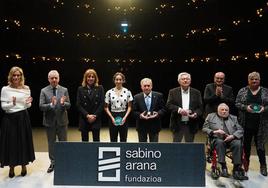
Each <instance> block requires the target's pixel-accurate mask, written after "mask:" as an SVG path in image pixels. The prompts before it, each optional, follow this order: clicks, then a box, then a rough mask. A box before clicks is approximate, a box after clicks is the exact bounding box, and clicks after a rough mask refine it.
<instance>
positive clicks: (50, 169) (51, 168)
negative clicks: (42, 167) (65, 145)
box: [47, 164, 54, 173]
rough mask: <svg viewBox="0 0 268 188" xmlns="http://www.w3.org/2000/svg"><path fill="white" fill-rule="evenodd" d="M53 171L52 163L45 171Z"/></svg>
mask: <svg viewBox="0 0 268 188" xmlns="http://www.w3.org/2000/svg"><path fill="white" fill-rule="evenodd" d="M53 171H54V164H50V166H49V167H48V169H47V173H50V172H53Z"/></svg>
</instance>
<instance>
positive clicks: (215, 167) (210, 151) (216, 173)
mask: <svg viewBox="0 0 268 188" xmlns="http://www.w3.org/2000/svg"><path fill="white" fill-rule="evenodd" d="M212 140H213V136H208V138H207V141H206V146H207V147H206V155H207V157H206V160H207V162H208V163H211V177H212V179H214V180H217V179H218V178H219V177H220V176H221V170H220V166H219V163H218V160H217V158H218V156H217V151H216V148H215V146H214V145H213V143H212ZM242 143H243V142H242ZM225 156H226V157H227V158H229V159H230V160H231V161H232V160H233V157H232V151H231V150H230V149H229V148H227V149H226V153H225ZM241 157H242V164H241V167H240V171H241V172H242V173H243V175H244V176H245V177H247V175H246V174H247V172H248V167H249V164H248V162H247V160H246V157H245V153H244V150H242V155H241ZM247 179H248V178H247ZM247 179H244V180H247Z"/></svg>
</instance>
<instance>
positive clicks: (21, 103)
mask: <svg viewBox="0 0 268 188" xmlns="http://www.w3.org/2000/svg"><path fill="white" fill-rule="evenodd" d="M30 96H31V91H30V89H29V88H28V87H27V88H23V89H16V88H12V87H10V86H4V87H3V88H2V90H1V107H2V109H3V110H4V111H5V112H6V113H14V112H19V111H22V110H25V109H26V108H29V107H31V105H32V104H31V103H29V104H26V99H27V98H28V97H30ZM13 97H16V105H14V104H13V99H12V98H13Z"/></svg>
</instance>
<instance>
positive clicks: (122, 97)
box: [0, 66, 268, 180]
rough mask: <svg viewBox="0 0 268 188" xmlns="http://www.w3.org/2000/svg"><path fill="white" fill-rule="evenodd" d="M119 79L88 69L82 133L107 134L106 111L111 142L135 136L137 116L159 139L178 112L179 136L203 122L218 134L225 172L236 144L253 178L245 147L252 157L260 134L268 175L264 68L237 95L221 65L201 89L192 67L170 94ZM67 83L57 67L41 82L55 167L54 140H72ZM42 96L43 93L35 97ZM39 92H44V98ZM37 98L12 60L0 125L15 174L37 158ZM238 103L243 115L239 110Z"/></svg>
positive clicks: (174, 124) (143, 130)
mask: <svg viewBox="0 0 268 188" xmlns="http://www.w3.org/2000/svg"><path fill="white" fill-rule="evenodd" d="M112 80H113V82H114V87H113V88H111V89H107V91H106V92H105V89H104V88H103V86H102V85H100V83H99V78H98V75H97V72H96V71H95V70H94V69H87V70H86V71H85V72H84V75H83V80H82V81H81V86H79V87H78V89H77V95H76V101H75V104H72V105H73V107H74V108H76V109H77V111H78V113H79V118H78V120H79V123H78V124H79V131H80V132H81V140H82V141H83V142H88V141H89V132H91V133H92V138H93V142H99V141H100V129H101V127H102V114H103V112H105V113H104V114H107V117H108V120H109V135H110V141H111V142H117V141H118V136H119V138H120V142H127V138H128V125H129V117H130V115H133V117H135V120H136V130H137V137H138V140H139V142H158V141H159V132H160V130H161V120H162V118H163V117H164V116H165V115H167V114H170V121H169V122H170V129H171V131H172V136H173V142H182V140H183V139H184V141H185V142H194V139H195V135H196V133H197V131H198V129H199V127H203V128H202V131H203V132H204V136H207V137H209V138H211V142H212V144H213V145H214V146H215V149H216V151H217V154H218V162H219V163H220V164H221V174H220V175H221V176H223V177H228V176H229V172H228V169H227V165H226V162H225V152H226V149H227V148H229V149H230V150H231V152H232V157H233V160H232V161H233V171H232V175H233V178H235V179H238V180H246V179H248V178H247V177H246V176H245V173H244V172H243V168H242V167H241V166H242V165H241V163H242V152H244V155H245V159H246V161H247V164H248V165H250V155H251V143H252V140H254V143H255V144H254V145H255V146H256V151H257V155H258V159H259V163H260V174H262V175H263V176H267V164H266V154H265V143H266V141H267V137H268V89H267V88H265V87H263V86H262V85H261V84H260V81H261V76H260V74H259V73H258V72H251V73H249V74H248V85H246V86H245V87H243V88H241V89H240V90H239V91H238V93H237V95H236V96H235V95H234V93H233V88H232V87H231V86H229V85H226V84H225V74H224V73H223V72H216V73H215V75H214V81H213V82H212V83H209V84H207V85H206V86H205V89H204V91H202V92H203V97H202V95H201V92H200V91H199V90H198V89H196V88H193V87H191V74H189V73H187V72H181V73H179V74H178V86H177V87H175V88H172V89H170V90H169V93H168V97H167V100H166V101H165V100H164V96H163V94H162V93H161V92H158V91H154V90H153V81H152V79H150V78H142V79H141V80H140V88H141V92H140V93H137V94H136V95H134V96H133V94H132V93H131V90H130V88H126V87H124V83H125V82H126V76H125V75H124V74H123V73H122V72H116V73H115V74H114V76H113V78H112ZM59 83H60V74H59V72H58V71H57V70H51V71H49V72H48V85H47V86H46V87H44V88H42V89H41V91H40V98H39V109H40V110H41V111H42V112H43V125H44V127H45V130H46V135H47V143H48V156H49V160H50V164H49V165H48V166H49V167H48V169H47V173H51V172H53V171H54V164H55V159H54V144H55V142H56V140H58V141H67V132H68V123H69V121H68V109H70V107H71V102H70V97H69V93H68V89H67V88H66V87H64V86H62V85H60V84H59ZM35 100H36V99H35ZM37 100H38V99H37ZM32 101H33V98H32V97H31V90H30V87H29V86H27V85H26V84H25V77H24V73H23V70H22V69H21V68H20V67H17V66H15V67H12V68H11V69H10V71H9V73H8V76H7V85H6V86H3V87H2V89H1V108H2V110H3V112H4V113H3V117H2V118H1V127H0V166H1V167H5V166H9V174H8V176H9V177H10V178H13V177H14V176H15V175H16V174H15V171H14V168H15V167H16V166H21V173H20V176H26V175H27V167H26V166H27V165H28V164H29V163H30V162H33V161H34V160H35V153H34V147H33V138H32V129H31V121H30V116H29V114H28V111H27V109H28V108H30V107H31V105H32ZM233 110H236V111H237V112H238V113H237V116H236V115H233Z"/></svg>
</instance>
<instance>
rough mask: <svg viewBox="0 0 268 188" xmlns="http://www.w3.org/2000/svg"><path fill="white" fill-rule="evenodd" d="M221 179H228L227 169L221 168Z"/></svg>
mask: <svg viewBox="0 0 268 188" xmlns="http://www.w3.org/2000/svg"><path fill="white" fill-rule="evenodd" d="M221 177H225V178H228V177H229V174H228V170H227V168H222V169H221Z"/></svg>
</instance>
